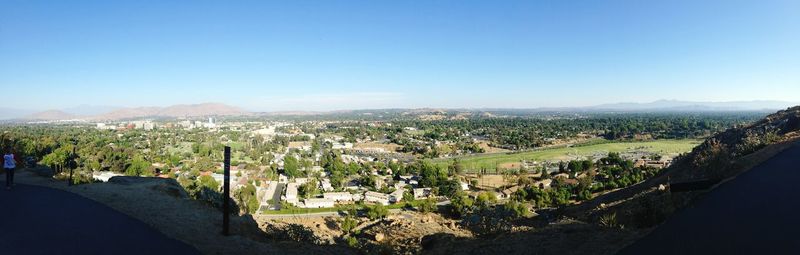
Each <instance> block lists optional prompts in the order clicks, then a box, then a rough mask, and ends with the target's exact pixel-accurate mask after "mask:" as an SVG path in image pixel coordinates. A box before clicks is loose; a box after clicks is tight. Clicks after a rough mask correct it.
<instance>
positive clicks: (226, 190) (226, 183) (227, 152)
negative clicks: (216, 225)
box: [222, 146, 231, 236]
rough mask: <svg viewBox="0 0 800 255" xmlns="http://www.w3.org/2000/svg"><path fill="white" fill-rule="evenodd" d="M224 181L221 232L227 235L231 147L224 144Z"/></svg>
mask: <svg viewBox="0 0 800 255" xmlns="http://www.w3.org/2000/svg"><path fill="white" fill-rule="evenodd" d="M223 170H224V175H225V178H224V181H223V186H222V193H223V195H222V199H224V200H223V202H222V206H223V208H222V234H223V235H226V236H227V235H228V234H229V231H228V225H229V224H230V213H229V212H228V211H229V210H230V202H229V200H230V194H231V181H230V180H231V147H230V146H225V160H224V163H223Z"/></svg>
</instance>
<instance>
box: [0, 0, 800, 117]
mask: <svg viewBox="0 0 800 255" xmlns="http://www.w3.org/2000/svg"><path fill="white" fill-rule="evenodd" d="M0 88H1V89H0V93H2V94H3V95H1V96H0V98H2V100H0V107H2V108H21V109H50V108H64V107H70V106H76V105H81V104H89V105H112V106H165V105H171V104H179V103H200V102H221V103H227V104H231V105H236V106H240V107H243V108H245V109H250V110H259V111H278V110H333V109H355V108H389V107H403V108H405V107H415V108H416V107H470V108H471V107H515V108H528V107H553V106H585V105H594V104H601V103H612V102H645V101H654V100H658V99H678V100H694V101H731V100H757V99H758V100H785V101H800V1H797V0H788V1H762V0H759V1H755V0H753V1H737V0H721V1H707V0H704V1H697V0H688V1H641V0H632V1H594V0H587V1H579V0H576V1H562V0H553V1H533V0H528V1H463V0H460V1H435V0H419V1H329V0H326V1H280V2H271V1H252V2H248V1H81V0H76V1H28V0H25V1H16V0H3V1H0Z"/></svg>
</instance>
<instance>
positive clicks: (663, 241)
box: [620, 144, 800, 254]
mask: <svg viewBox="0 0 800 255" xmlns="http://www.w3.org/2000/svg"><path fill="white" fill-rule="evenodd" d="M798 212H800V145H798V144H795V145H794V146H792V147H790V148H789V149H787V150H785V151H783V152H781V153H780V154H778V155H776V156H775V157H773V158H772V159H770V160H768V161H766V162H764V163H763V164H761V165H759V166H756V167H755V168H753V169H751V170H750V171H748V172H746V173H743V174H741V175H739V176H738V177H737V178H736V179H733V180H731V181H729V182H727V183H724V184H722V185H720V186H719V187H717V188H716V189H714V190H713V191H711V192H709V193H708V194H706V195H705V197H703V198H701V199H699V200H698V201H696V202H695V203H694V204H693V205H692V206H690V207H688V208H684V209H682V210H680V211H678V212H676V213H675V214H674V215H673V216H672V217H671V218H670V219H668V220H667V221H666V222H665V223H663V224H662V225H661V226H659V227H658V228H656V229H655V230H653V232H651V233H650V234H649V235H647V236H646V237H644V238H642V239H641V240H639V241H637V242H636V243H634V244H633V245H631V246H629V247H626V248H625V249H623V250H622V251H620V254H800V241H798V237H800V217H798Z"/></svg>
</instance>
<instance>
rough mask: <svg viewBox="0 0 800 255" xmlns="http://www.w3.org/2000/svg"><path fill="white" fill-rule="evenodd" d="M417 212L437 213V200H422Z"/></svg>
mask: <svg viewBox="0 0 800 255" xmlns="http://www.w3.org/2000/svg"><path fill="white" fill-rule="evenodd" d="M417 210H418V211H419V212H421V213H429V212H434V211H436V200H434V199H433V198H427V199H423V200H420V201H419V203H418V204H417Z"/></svg>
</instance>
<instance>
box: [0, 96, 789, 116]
mask: <svg viewBox="0 0 800 255" xmlns="http://www.w3.org/2000/svg"><path fill="white" fill-rule="evenodd" d="M798 104H799V103H796V102H785V101H766V100H761V101H733V102H691V101H678V100H658V101H655V102H650V103H616V104H603V105H597V106H589V107H561V108H530V109H501V108H497V109H432V108H420V109H394V110H400V111H407V112H410V113H414V112H431V111H438V112H445V111H449V110H455V111H479V112H490V113H491V112H520V111H521V112H548V111H561V112H564V111H580V112H607V111H614V112H617V111H621V112H671V111H672V112H703V111H774V110H780V109H786V108H788V107H791V106H795V105H798ZM384 110H385V109H384ZM369 111H370V110H350V111H344V110H341V111H327V112H325V111H284V112H259V113H254V112H249V111H245V110H243V109H241V108H238V107H235V106H230V105H225V104H221V103H202V104H188V105H173V106H168V107H135V108H123V107H114V106H90V105H81V106H76V107H71V108H65V109H62V110H47V111H42V112H35V111H30V110H21V109H12V108H0V119H5V120H10V119H16V120H24V121H37V120H38V121H53V120H73V119H81V120H86V121H107V120H126V119H140V118H178V117H202V116H248V115H257V116H291V115H296V116H300V115H325V114H346V113H354V112H361V113H364V112H369Z"/></svg>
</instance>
